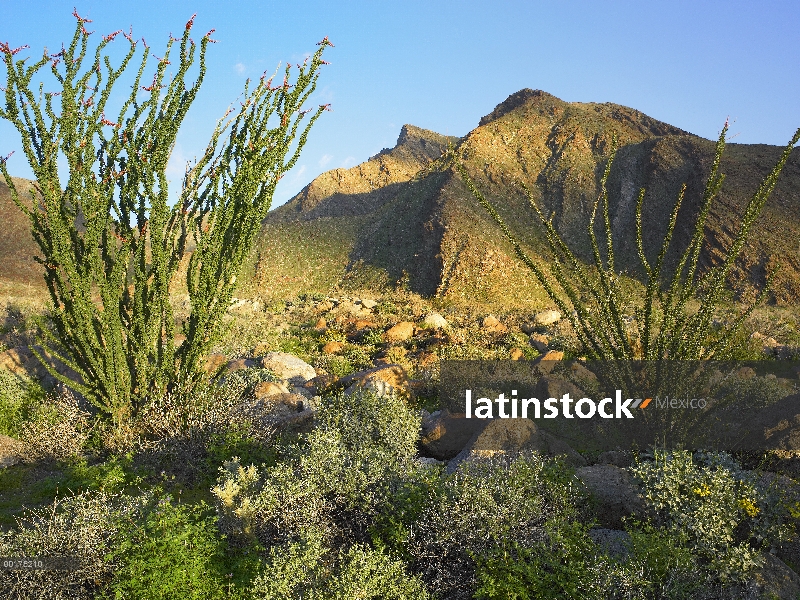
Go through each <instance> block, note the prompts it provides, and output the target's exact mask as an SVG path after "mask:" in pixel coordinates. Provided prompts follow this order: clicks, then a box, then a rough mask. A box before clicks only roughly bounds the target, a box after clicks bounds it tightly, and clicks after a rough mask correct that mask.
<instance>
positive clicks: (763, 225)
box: [0, 89, 800, 305]
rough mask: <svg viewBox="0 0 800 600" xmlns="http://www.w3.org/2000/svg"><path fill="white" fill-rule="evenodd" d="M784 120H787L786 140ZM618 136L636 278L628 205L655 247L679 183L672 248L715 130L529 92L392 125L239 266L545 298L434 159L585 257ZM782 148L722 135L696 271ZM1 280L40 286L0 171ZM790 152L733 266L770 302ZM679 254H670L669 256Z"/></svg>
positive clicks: (794, 251) (786, 272)
mask: <svg viewBox="0 0 800 600" xmlns="http://www.w3.org/2000/svg"><path fill="white" fill-rule="evenodd" d="M790 133H791V132H787V138H788V136H789V134H790ZM614 136H616V138H617V140H618V145H619V151H618V154H617V159H616V162H615V163H614V168H613V169H612V174H611V178H610V181H609V188H610V198H611V210H610V212H611V218H612V224H613V229H614V233H615V239H616V240H617V241H618V245H617V247H616V248H615V251H616V253H617V259H618V261H617V264H618V266H619V267H620V268H621V269H623V270H625V271H627V272H628V273H629V274H631V275H633V276H635V277H639V276H641V275H642V273H641V269H640V266H639V263H638V257H637V254H636V246H635V227H634V209H635V202H636V197H637V194H638V191H639V189H640V188H641V187H645V188H646V189H647V195H646V198H645V203H644V210H643V221H644V227H643V229H644V233H645V241H646V247H647V249H648V252H649V253H650V255H651V258H652V257H653V255H654V254H655V253H656V252H657V250H658V248H660V244H661V240H662V239H663V236H664V233H665V230H666V222H667V219H668V216H669V213H670V211H671V210H672V207H673V205H674V202H675V199H676V197H677V195H678V191H679V190H680V187H681V185H682V184H683V183H686V184H687V193H686V199H685V200H684V203H683V207H682V209H681V212H680V215H679V218H678V226H677V230H676V234H675V238H674V242H673V245H674V247H677V248H683V247H684V245H685V244H686V242H687V240H688V238H689V235H690V233H691V229H690V225H691V224H692V223H693V221H694V217H695V216H696V214H697V211H698V209H699V207H698V204H699V201H700V198H701V195H702V189H703V185H704V183H705V179H706V177H707V174H708V170H709V168H710V163H711V160H712V158H713V152H714V142H713V141H711V140H706V139H703V138H700V137H698V136H695V135H692V134H690V133H687V132H685V131H683V130H681V129H678V128H676V127H673V126H671V125H668V124H666V123H662V122H660V121H657V120H655V119H652V118H651V117H648V116H647V115H644V114H642V113H640V112H638V111H636V110H633V109H631V108H626V107H623V106H619V105H616V104H610V103H606V104H596V103H577V102H572V103H570V102H564V101H562V100H559V99H558V98H556V97H554V96H552V95H550V94H547V93H545V92H542V91H533V90H528V89H526V90H522V91H520V92H517V93H515V94H512V95H511V96H509V97H508V98H507V99H506V100H505V101H504V102H502V103H501V104H499V105H498V106H497V107H496V108H495V109H494V111H492V112H491V113H490V114H489V115H486V116H484V117H483V118H482V119H480V122H479V125H478V127H476V128H475V129H474V130H473V131H471V132H470V133H469V134H467V135H466V136H465V137H464V138H461V139H459V138H454V137H446V136H442V135H439V134H437V133H434V132H432V131H427V130H424V129H420V128H418V127H414V126H412V125H405V126H403V128H402V130H401V132H400V136H399V137H398V140H397V144H396V146H395V147H394V148H391V149H386V150H383V151H381V152H380V153H378V154H377V155H375V156H373V157H372V158H370V159H369V160H367V161H366V162H364V163H362V164H360V165H357V166H355V167H353V168H350V169H335V170H332V171H328V172H326V173H323V174H322V175H320V176H319V177H317V178H316V179H315V180H314V181H312V182H311V183H310V184H309V185H308V186H306V187H305V188H304V189H303V190H302V191H301V192H300V193H299V194H297V195H296V196H295V197H294V198H293V199H292V200H290V201H289V202H288V203H287V204H285V205H283V206H281V207H279V208H277V209H275V210H273V211H272V212H271V213H270V214H269V216H268V217H267V219H266V220H265V223H264V227H263V229H262V232H261V235H260V237H259V240H258V241H257V244H256V248H255V250H254V253H253V255H252V260H251V261H250V263H249V265H248V271H249V275H250V276H251V278H250V281H251V282H252V284H251V285H250V286H247V287H249V289H243V290H240V293H241V294H243V295H248V294H250V293H253V294H259V295H262V296H272V297H276V298H283V297H288V296H293V295H296V294H298V293H301V292H308V291H322V292H327V291H329V290H331V289H333V288H336V287H339V288H343V289H357V288H365V287H371V288H387V287H388V288H392V287H396V286H407V287H408V288H409V289H411V290H413V291H416V292H419V293H422V294H424V295H428V296H433V295H438V296H440V297H445V298H452V299H454V300H458V299H464V300H466V301H468V302H475V301H479V302H481V301H492V302H497V301H500V302H502V303H509V304H514V305H520V304H522V305H528V304H534V305H536V304H544V303H547V299H546V297H545V296H544V292H543V290H542V289H541V287H540V286H539V285H538V283H537V282H536V281H535V280H534V278H533V276H532V275H531V274H530V272H529V271H528V270H527V269H526V268H525V267H524V266H523V265H522V264H521V263H520V261H519V260H518V259H517V258H516V257H515V256H514V254H513V252H512V249H511V247H510V245H509V244H508V243H507V242H506V241H505V240H504V239H502V238H501V236H500V234H499V231H498V228H497V226H496V225H495V224H494V222H493V221H491V219H490V218H489V217H488V216H487V215H486V213H485V211H484V210H483V208H482V207H481V206H480V205H479V204H478V203H477V202H476V201H475V199H474V198H473V197H472V196H471V195H470V194H469V193H468V191H467V190H466V188H465V186H464V185H463V183H462V181H461V178H460V177H459V176H458V175H457V174H456V173H454V171H453V170H452V169H451V168H449V167H447V166H446V165H444V163H443V161H437V159H438V158H439V157H440V156H441V155H442V153H443V151H444V150H445V149H446V148H447V146H448V145H449V144H453V145H455V146H456V147H457V151H458V153H459V155H460V156H462V157H465V165H466V167H467V169H468V171H469V173H470V174H471V176H472V177H473V179H474V180H475V181H476V183H477V184H478V186H479V187H480V188H481V189H482V190H483V191H484V193H485V194H486V195H487V197H488V198H489V199H490V200H491V201H492V202H493V203H494V204H495V205H496V206H497V208H498V210H499V212H500V214H501V215H503V217H504V218H505V219H506V221H507V223H508V224H509V226H510V227H511V228H512V229H513V230H514V231H515V232H516V234H517V235H518V237H519V238H520V239H521V240H522V241H523V244H524V245H525V246H527V247H528V248H529V249H530V251H531V252H532V254H533V255H535V256H537V257H540V259H541V260H543V261H546V260H547V248H546V244H545V243H544V239H543V236H542V233H541V229H540V227H538V224H537V222H536V218H535V215H534V213H533V211H532V210H531V208H530V206H529V205H528V201H527V198H526V196H525V194H524V193H523V191H522V186H521V185H520V184H523V183H524V184H525V185H526V186H527V188H528V189H529V190H530V191H531V193H532V194H533V197H534V199H535V200H536V202H537V203H539V205H540V206H542V207H543V208H544V209H545V210H546V211H547V212H548V213H552V214H553V216H554V222H555V224H556V226H557V228H558V230H559V231H560V232H561V234H562V236H563V237H564V238H565V239H566V240H567V242H568V243H569V244H570V246H571V247H572V248H574V249H576V250H577V251H578V253H579V254H580V255H581V256H583V257H584V258H585V259H589V258H590V254H589V252H588V239H587V235H586V224H587V223H588V219H589V214H590V211H591V207H592V205H593V202H594V200H595V198H596V197H597V192H598V186H599V181H600V177H601V175H602V172H603V169H604V166H605V164H606V161H607V159H608V155H609V151H610V146H611V140H612V138H613V137H614ZM781 150H782V149H781V148H780V147H777V146H767V145H743V144H729V145H728V147H727V149H726V152H725V155H724V158H723V162H722V172H723V173H725V174H726V175H727V178H726V180H725V184H724V186H723V189H722V193H721V195H720V197H719V198H718V199H717V200H716V201H715V205H714V208H713V211H712V215H711V217H710V219H709V221H708V223H707V229H706V234H707V240H708V243H707V246H706V248H705V249H704V252H703V255H702V264H703V266H704V267H705V268H707V267H708V266H709V265H712V264H715V263H716V262H717V261H718V260H719V259H720V257H721V256H722V254H723V253H724V251H725V249H726V248H727V247H728V246H729V244H730V243H731V240H732V236H733V235H734V234H735V232H736V230H737V227H738V223H739V219H740V215H741V214H742V212H743V209H744V206H745V204H746V203H747V201H748V199H749V198H750V196H751V195H752V194H753V192H755V190H756V189H757V188H758V185H759V183H760V181H761V179H762V178H763V177H764V175H765V174H766V173H768V172H769V170H770V168H771V167H772V166H773V165H774V163H775V162H776V161H777V159H778V157H779V155H780V153H781ZM0 221H1V222H2V224H3V235H2V238H0V280H14V281H26V282H33V283H39V282H40V281H41V279H40V274H39V273H40V272H39V270H38V268H37V265H36V263H35V262H34V261H33V260H32V256H33V255H34V254H35V252H36V246H35V244H34V243H33V241H32V240H31V239H30V236H29V235H27V233H26V231H27V223H26V221H25V220H24V217H23V215H22V214H21V213H20V212H19V210H18V209H17V208H16V207H15V206H14V205H13V203H12V202H11V200H10V197H9V194H8V191H7V189H6V187H5V185H3V184H2V183H0ZM798 239H800V149H795V151H794V153H793V155H792V157H791V158H790V161H789V163H788V164H787V166H786V168H785V169H784V172H783V174H782V175H781V178H780V179H779V181H778V185H777V187H776V188H775V192H774V193H773V195H772V197H771V198H770V200H769V202H768V203H767V206H766V208H765V210H764V212H763V214H762V216H761V218H760V219H759V221H758V222H757V223H756V226H755V228H754V230H753V231H752V233H751V236H750V242H749V243H748V245H747V247H746V248H745V251H744V254H743V256H742V258H741V260H740V261H739V263H738V265H737V270H736V272H735V273H734V274H733V275H732V281H731V284H732V286H733V287H734V288H735V289H736V290H737V294H738V295H739V296H744V297H751V296H752V294H753V290H754V289H758V288H759V287H760V286H761V285H763V283H764V280H765V276H766V274H767V273H768V272H769V271H771V270H772V269H773V268H774V267H775V266H778V265H780V271H779V273H778V276H777V279H776V283H775V291H774V295H773V299H774V300H777V301H778V302H779V303H782V304H795V303H797V302H798V299H800V245H798ZM675 255H676V253H673V255H672V257H671V259H673V260H674V258H675Z"/></svg>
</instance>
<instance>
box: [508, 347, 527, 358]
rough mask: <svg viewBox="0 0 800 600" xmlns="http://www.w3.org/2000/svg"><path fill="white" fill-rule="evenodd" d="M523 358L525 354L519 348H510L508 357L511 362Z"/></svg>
mask: <svg viewBox="0 0 800 600" xmlns="http://www.w3.org/2000/svg"><path fill="white" fill-rule="evenodd" d="M523 356H525V353H524V352H523V351H522V350H520V349H519V348H512V349H511V352H509V357H510V358H511V360H519V359H520V358H522V357H523Z"/></svg>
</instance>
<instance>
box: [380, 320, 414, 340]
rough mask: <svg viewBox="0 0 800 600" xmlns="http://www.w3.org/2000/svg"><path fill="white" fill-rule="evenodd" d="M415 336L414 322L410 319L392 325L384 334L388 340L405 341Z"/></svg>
mask: <svg viewBox="0 0 800 600" xmlns="http://www.w3.org/2000/svg"><path fill="white" fill-rule="evenodd" d="M413 336H414V324H413V323H411V322H410V321H401V322H400V323H398V324H397V325H394V326H392V327H391V328H389V330H388V331H387V332H386V333H385V334H384V337H385V339H386V341H387V342H404V341H406V340H409V339H411V338H412V337H413Z"/></svg>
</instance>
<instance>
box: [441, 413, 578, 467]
mask: <svg viewBox="0 0 800 600" xmlns="http://www.w3.org/2000/svg"><path fill="white" fill-rule="evenodd" d="M470 420H471V419H470ZM484 422H485V423H486V424H485V426H484V427H483V428H482V429H479V430H478V431H476V433H475V434H474V435H473V437H472V438H471V439H470V440H469V442H467V444H466V446H465V447H464V448H463V449H462V450H461V452H459V453H458V455H457V456H455V457H454V458H453V459H452V460H451V461H450V462H449V463H448V465H447V470H448V472H450V473H452V472H453V471H455V470H456V468H458V465H459V464H461V463H462V462H464V461H470V460H479V459H481V458H491V457H493V456H510V457H514V456H516V455H518V454H521V453H523V452H539V453H541V454H544V455H546V456H563V457H564V459H565V461H566V462H567V464H570V465H572V466H582V465H585V464H586V461H585V460H584V458H583V457H582V456H581V455H580V454H579V453H577V452H576V451H575V450H573V449H572V448H571V447H570V446H569V445H568V444H567V443H566V442H564V441H563V440H560V439H558V438H557V437H555V436H554V435H552V434H550V433H548V432H546V431H542V430H541V429H539V427H537V426H536V424H535V423H534V422H533V421H531V420H530V419H490V420H488V421H484Z"/></svg>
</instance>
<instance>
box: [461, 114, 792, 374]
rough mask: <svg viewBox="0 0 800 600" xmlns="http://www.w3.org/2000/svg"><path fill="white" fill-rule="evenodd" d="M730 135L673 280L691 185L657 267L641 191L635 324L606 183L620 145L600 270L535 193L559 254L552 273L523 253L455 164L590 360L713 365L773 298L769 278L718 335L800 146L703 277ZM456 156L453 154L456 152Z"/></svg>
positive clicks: (597, 258)
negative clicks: (747, 247)
mask: <svg viewBox="0 0 800 600" xmlns="http://www.w3.org/2000/svg"><path fill="white" fill-rule="evenodd" d="M727 130H728V125H727V123H726V124H725V127H724V128H723V130H722V132H721V134H720V136H719V140H718V141H717V145H716V152H715V155H714V161H713V163H712V167H711V173H710V175H709V177H708V181H707V183H706V186H705V191H704V193H703V200H702V205H701V209H700V212H699V214H698V217H697V220H696V222H695V224H694V231H693V234H692V238H691V240H690V242H689V245H688V246H687V247H686V248H685V249H684V251H683V252H682V254H681V255H680V258H679V260H678V263H677V266H676V268H675V270H674V272H673V273H672V274H671V276H669V277H664V261H665V257H666V255H667V252H668V250H669V248H670V244H671V242H672V234H673V232H674V230H675V223H676V221H677V218H678V211H679V209H680V207H681V202H682V200H683V195H684V192H685V190H686V186H684V187H683V189H682V190H681V192H680V194H679V196H678V200H677V202H676V203H675V207H674V209H673V211H672V214H671V215H670V220H669V224H668V226H667V231H666V234H665V236H664V239H663V243H662V245H661V250H660V252H659V254H658V257H657V259H656V262H655V264H651V263H650V262H649V261H648V260H647V258H646V256H645V252H644V247H643V242H642V203H643V201H644V196H645V190H644V189H642V190H641V191H640V193H639V199H638V202H637V204H636V238H637V245H638V253H639V259H640V261H641V264H642V267H643V269H644V273H645V275H646V280H645V284H646V285H645V293H644V299H643V302H642V303H641V304H640V305H639V306H638V307H637V308H636V310H635V314H634V315H632V316H633V317H634V319H633V321H632V323H633V326H631V325H630V324H629V322H628V321H627V320H626V315H625V310H624V302H623V300H622V298H621V296H620V287H619V275H620V274H619V273H617V271H616V270H615V266H614V239H613V235H612V231H611V220H610V218H609V200H608V192H607V190H606V181H607V180H608V176H609V173H610V172H611V166H612V163H613V161H614V155H615V146H616V144H614V145H612V151H611V155H610V156H609V158H608V161H607V163H606V168H605V172H604V174H603V177H602V180H601V186H600V187H601V191H600V194H599V195H598V197H597V199H596V200H595V203H594V208H593V210H592V215H591V218H590V219H589V223H588V236H589V240H590V243H591V248H592V255H593V260H594V265H593V266H594V269H590V268H589V267H587V265H584V264H583V263H582V262H581V261H580V260H579V259H578V258H577V256H576V255H575V254H574V253H573V252H572V250H570V248H569V247H568V246H567V244H566V243H565V242H564V241H563V239H562V238H561V236H560V235H559V234H558V232H557V231H556V229H555V227H554V225H553V222H552V219H550V218H548V217H547V216H545V214H544V213H543V212H542V210H541V209H540V208H539V206H538V205H537V204H536V202H535V201H534V199H533V197H532V196H531V194H530V193H528V200H529V203H530V205H531V207H532V208H533V210H534V212H535V214H536V216H537V218H538V220H539V222H540V223H541V225H542V226H543V227H544V229H545V233H546V237H547V241H548V244H549V246H550V250H551V253H552V262H551V269H550V270H549V272H548V271H547V270H546V269H544V268H543V267H541V266H539V265H538V264H537V263H536V262H535V261H534V260H532V259H531V257H530V256H528V254H527V253H526V252H525V250H524V249H523V248H522V246H521V245H520V243H519V241H518V240H517V239H516V237H515V236H514V234H513V233H512V232H511V230H510V229H509V228H508V226H507V225H506V224H505V223H504V222H503V219H502V218H501V217H500V215H499V213H498V212H497V209H496V208H495V207H494V206H492V204H491V203H490V202H489V201H488V200H487V199H486V198H485V197H484V195H483V194H482V193H481V191H480V190H479V189H478V188H477V186H476V185H475V183H474V182H473V181H472V179H471V178H470V177H469V175H468V173H467V170H466V168H465V166H464V165H463V163H462V162H460V161H458V160H454V163H453V164H454V165H455V167H456V169H458V171H459V173H460V174H461V176H462V178H463V180H464V182H465V184H466V185H467V187H468V188H469V190H470V192H472V194H473V195H474V196H475V198H476V199H477V200H478V202H480V204H481V205H482V206H483V207H484V208H485V209H486V211H487V212H488V213H489V214H490V215H491V217H492V218H493V219H494V220H495V222H496V223H497V224H498V226H499V227H500V229H501V231H502V232H503V234H504V235H505V236H506V238H508V240H509V241H510V242H511V244H512V246H513V247H514V250H515V252H516V253H517V255H518V256H519V258H520V259H521V260H522V261H523V262H524V263H525V265H526V266H527V267H528V268H530V269H531V271H533V274H534V275H535V276H536V278H537V280H538V281H539V283H540V284H541V285H542V286H543V287H544V289H545V292H546V293H547V295H548V296H549V297H550V299H551V300H552V301H553V302H554V303H555V304H556V305H557V306H558V308H559V309H560V310H561V312H562V313H563V314H564V315H566V317H567V318H568V319H569V321H570V323H571V325H572V327H573V328H574V330H575V332H576V334H577V336H578V339H579V341H580V343H581V344H582V346H583V352H584V353H585V354H586V356H587V357H588V358H592V359H598V360H620V359H622V360H636V359H640V360H641V359H644V360H663V359H682V360H683V359H685V360H697V359H709V358H712V357H724V355H725V353H726V351H728V350H729V349H730V347H731V344H732V342H733V340H734V339H735V334H736V333H737V331H739V330H740V329H741V327H742V325H743V323H744V321H745V320H746V318H747V317H748V316H749V315H750V313H751V312H752V310H753V308H755V306H757V305H758V304H759V303H761V302H762V301H763V300H764V299H765V297H766V294H767V291H768V289H769V285H770V282H771V279H772V274H770V276H769V277H768V280H767V285H766V286H765V287H764V289H763V290H762V291H761V293H760V294H759V297H758V298H757V300H756V301H755V302H754V303H753V304H751V305H750V306H749V307H747V308H746V309H745V310H743V311H742V312H741V313H740V314H739V315H738V316H737V318H736V319H735V320H734V321H733V323H732V324H731V325H730V326H729V327H727V328H724V329H722V330H721V331H716V330H715V329H714V327H713V317H714V311H715V309H716V308H717V307H718V306H719V303H720V301H721V299H722V294H723V291H724V289H725V285H726V280H727V277H728V275H729V274H730V272H731V268H732V267H733V265H734V262H735V260H736V259H737V257H738V256H739V254H740V253H741V251H742V248H743V247H744V243H745V241H746V240H747V236H748V235H749V233H750V230H751V228H752V226H753V223H754V222H755V220H756V219H757V218H758V216H759V214H760V213H761V210H762V209H763V207H764V203H765V202H766V201H767V199H768V198H769V196H770V194H771V193H772V190H773V188H774V187H775V183H776V181H777V179H778V175H779V174H780V172H781V170H782V169H783V167H784V165H785V164H786V161H787V160H788V158H789V154H790V153H791V151H792V148H793V147H794V145H795V144H797V142H798V140H800V129H798V130H797V132H796V133H795V134H794V137H793V138H792V140H791V142H789V144H788V145H787V146H786V149H785V150H784V152H783V154H782V155H781V158H780V160H779V161H778V163H777V164H776V165H775V167H774V168H773V169H772V171H770V173H769V174H768V175H767V176H766V177H765V178H764V180H763V182H762V183H761V185H760V187H759V188H758V190H757V191H756V193H755V194H754V195H753V196H752V198H751V199H750V201H749V202H748V204H747V207H746V208H745V211H744V214H743V216H742V221H741V224H740V227H739V231H738V233H737V234H736V236H735V238H734V240H733V243H732V244H731V246H730V248H728V251H727V254H726V255H725V257H724V259H723V260H722V261H721V263H720V264H718V265H716V266H714V267H713V268H710V269H708V270H707V271H706V272H705V273H701V272H700V270H699V260H698V259H699V256H700V251H701V248H702V246H703V243H704V240H705V222H706V219H707V218H708V215H709V212H710V210H711V203H712V200H713V199H714V197H715V196H716V195H717V194H718V193H719V191H720V189H721V187H722V183H723V181H724V175H722V174H721V173H719V164H720V159H721V157H722V153H723V150H724V149H725V134H726V133H727ZM452 153H453V151H451V154H452ZM526 191H527V190H526ZM598 209H600V210H601V211H602V218H603V222H604V227H605V234H606V240H605V241H606V244H605V256H603V253H601V250H600V245H599V244H598V241H597V236H596V235H595V219H596V217H597V213H598ZM592 271H594V272H592ZM584 299H587V301H585V300H584ZM693 299H694V300H697V301H699V309H697V310H693V311H692V310H689V308H688V307H689V302H690V300H693Z"/></svg>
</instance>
